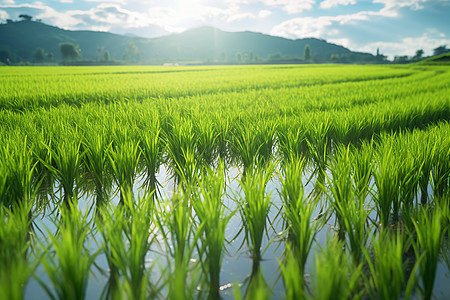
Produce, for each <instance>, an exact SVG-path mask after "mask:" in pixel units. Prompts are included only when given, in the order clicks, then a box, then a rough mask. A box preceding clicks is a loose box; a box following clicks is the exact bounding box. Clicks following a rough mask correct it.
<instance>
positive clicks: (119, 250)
mask: <svg viewBox="0 0 450 300" xmlns="http://www.w3.org/2000/svg"><path fill="white" fill-rule="evenodd" d="M124 200H125V201H124V205H123V206H119V207H116V208H113V207H111V206H110V207H109V208H106V207H105V208H104V211H103V213H102V219H100V220H99V222H98V225H99V228H100V232H101V233H102V235H103V240H104V245H105V247H104V251H105V254H106V258H107V260H108V265H109V266H110V270H111V274H110V281H109V283H108V286H107V295H108V294H110V293H112V295H113V296H119V295H122V296H126V298H130V299H147V298H148V296H149V295H152V294H155V293H156V290H157V288H155V287H151V286H149V275H150V273H149V272H150V269H151V268H147V267H146V265H145V258H146V255H147V254H148V252H149V251H150V247H151V246H152V244H153V241H154V231H155V227H154V226H152V223H153V222H152V220H153V201H151V195H147V196H145V197H140V198H139V199H138V200H137V201H136V202H134V201H133V197H132V195H130V194H128V195H125V198H124ZM125 211H126V212H127V216H126V217H124V215H125ZM121 287H122V288H124V289H123V290H121Z"/></svg>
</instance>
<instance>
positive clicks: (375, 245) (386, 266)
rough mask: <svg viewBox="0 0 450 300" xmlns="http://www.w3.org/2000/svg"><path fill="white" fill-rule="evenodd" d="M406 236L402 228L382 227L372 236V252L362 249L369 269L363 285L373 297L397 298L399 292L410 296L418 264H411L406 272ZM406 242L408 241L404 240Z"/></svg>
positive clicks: (406, 297) (406, 296)
mask: <svg viewBox="0 0 450 300" xmlns="http://www.w3.org/2000/svg"><path fill="white" fill-rule="evenodd" d="M405 239H406V236H405V235H404V234H402V232H400V231H398V232H394V231H392V232H391V231H388V230H386V231H381V232H380V234H379V236H378V237H377V238H374V239H373V240H372V247H371V249H370V250H371V252H369V251H368V250H366V249H363V251H364V256H365V259H366V262H367V266H368V269H369V274H368V278H367V279H366V289H367V292H368V294H369V295H370V297H371V298H373V299H399V298H400V297H401V296H402V295H403V296H404V297H405V299H409V298H410V297H411V294H412V292H413V288H414V286H415V284H416V282H417V278H416V271H417V267H418V266H419V264H418V263H415V264H414V267H413V270H412V271H411V272H410V274H409V278H407V275H408V273H407V272H405V269H406V265H405V263H409V262H405V260H404V256H405V250H406V249H407V246H406V245H405V241H404V240H405ZM407 243H408V242H407Z"/></svg>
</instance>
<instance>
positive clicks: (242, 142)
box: [231, 122, 276, 180]
mask: <svg viewBox="0 0 450 300" xmlns="http://www.w3.org/2000/svg"><path fill="white" fill-rule="evenodd" d="M275 128H276V127H275V124H273V123H269V122H267V123H266V122H260V123H258V124H255V125H253V126H248V124H245V123H244V124H238V125H236V127H235V128H234V129H235V130H234V133H233V140H232V142H231V147H232V149H233V152H234V155H235V157H236V159H237V160H238V161H239V162H240V163H241V164H242V166H243V172H242V180H245V178H246V175H247V173H249V172H251V169H252V168H254V167H256V166H257V165H263V166H266V165H267V164H268V163H269V162H270V160H271V158H272V155H273V147H274V138H275Z"/></svg>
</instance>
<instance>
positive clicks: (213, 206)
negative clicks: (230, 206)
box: [192, 161, 233, 299]
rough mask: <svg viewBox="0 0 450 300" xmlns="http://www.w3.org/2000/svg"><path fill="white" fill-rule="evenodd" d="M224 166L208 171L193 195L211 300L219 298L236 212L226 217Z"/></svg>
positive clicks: (203, 174) (201, 256) (201, 255)
mask: <svg viewBox="0 0 450 300" xmlns="http://www.w3.org/2000/svg"><path fill="white" fill-rule="evenodd" d="M224 184H225V179H224V163H223V161H221V162H219V165H218V168H217V170H215V169H213V168H208V169H206V171H203V173H202V177H201V180H198V186H199V191H198V192H196V193H194V198H193V199H192V204H193V207H194V210H195V215H196V217H197V218H198V221H199V225H198V228H199V229H198V230H201V231H202V233H201V235H200V241H199V242H200V245H199V248H200V249H199V255H200V260H201V263H202V267H203V272H204V273H205V274H207V282H208V285H207V286H208V289H209V294H208V298H209V299H219V298H220V294H219V291H220V271H221V267H222V261H223V255H224V246H225V242H226V241H225V231H226V228H227V224H228V222H229V221H230V219H231V217H232V216H233V213H232V212H230V213H228V214H227V211H226V207H225V205H224V204H223V203H222V199H223V197H224V192H225V189H224V188H225V186H224Z"/></svg>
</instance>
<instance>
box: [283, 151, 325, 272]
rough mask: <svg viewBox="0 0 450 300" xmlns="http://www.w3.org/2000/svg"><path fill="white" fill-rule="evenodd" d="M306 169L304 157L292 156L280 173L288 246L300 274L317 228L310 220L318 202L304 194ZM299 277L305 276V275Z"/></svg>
mask: <svg viewBox="0 0 450 300" xmlns="http://www.w3.org/2000/svg"><path fill="white" fill-rule="evenodd" d="M304 168H305V160H304V159H299V158H293V159H292V160H291V161H290V162H289V163H288V164H285V165H284V166H283V173H284V174H283V175H280V181H281V185H282V189H281V198H282V200H283V209H284V216H285V219H286V223H287V241H288V246H289V247H290V249H291V251H292V254H293V257H294V258H295V260H296V261H297V264H298V269H299V270H300V272H301V274H303V272H304V269H305V264H306V260H307V258H308V254H309V252H310V251H311V247H312V244H313V241H314V237H315V235H316V229H317V223H316V222H313V223H311V219H312V213H313V211H314V210H315V208H316V206H317V202H315V201H314V199H307V198H305V197H304V187H303V182H302V174H303V171H304ZM300 279H303V277H301V278H300Z"/></svg>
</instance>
